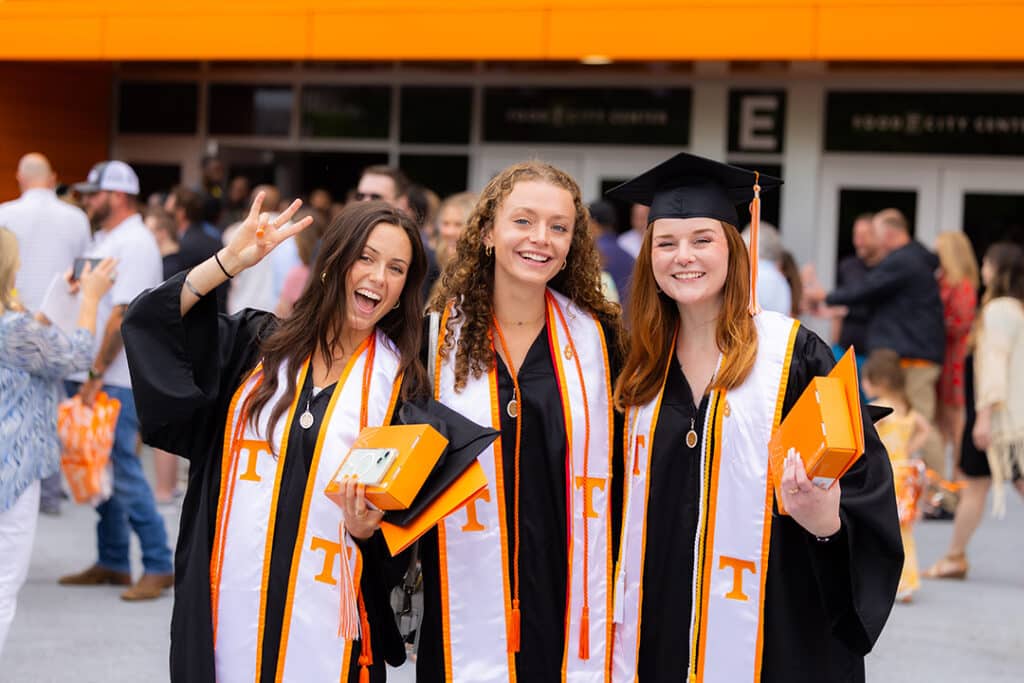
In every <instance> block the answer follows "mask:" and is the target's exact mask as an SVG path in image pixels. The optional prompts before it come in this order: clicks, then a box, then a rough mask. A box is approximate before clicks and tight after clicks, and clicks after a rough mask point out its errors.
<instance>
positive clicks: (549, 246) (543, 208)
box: [484, 180, 576, 287]
mask: <svg viewBox="0 0 1024 683" xmlns="http://www.w3.org/2000/svg"><path fill="white" fill-rule="evenodd" d="M575 222H576V210H575V204H574V203H573V197H572V194H570V193H569V191H568V190H565V189H563V188H561V187H558V186H557V185H552V184H551V183H548V182H544V181H539V180H522V181H520V182H518V183H516V184H515V186H514V187H513V188H512V191H511V192H510V193H509V194H508V196H507V197H505V199H504V201H502V202H501V204H500V205H499V206H498V210H497V212H496V214H495V217H494V225H493V226H492V228H491V231H490V234H488V235H486V236H485V237H484V245H485V246H488V247H494V279H495V283H496V284H497V282H498V281H504V282H505V283H506V284H509V285H513V286H528V287H534V286H538V285H539V286H544V285H546V284H547V283H548V282H550V281H551V279H552V278H554V277H555V276H556V275H557V274H558V272H559V271H560V270H561V269H562V266H563V265H564V264H565V260H566V258H567V257H568V255H569V246H570V244H571V243H572V235H573V224H574V223H575Z"/></svg>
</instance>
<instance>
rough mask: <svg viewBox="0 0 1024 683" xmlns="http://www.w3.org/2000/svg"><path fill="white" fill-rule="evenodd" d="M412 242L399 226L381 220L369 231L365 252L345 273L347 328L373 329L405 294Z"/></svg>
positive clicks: (357, 329) (356, 329) (352, 330)
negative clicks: (403, 290)
mask: <svg viewBox="0 0 1024 683" xmlns="http://www.w3.org/2000/svg"><path fill="white" fill-rule="evenodd" d="M411 263H412V244H411V243H410V242H409V237H408V235H406V234H405V231H404V230H402V228H400V227H399V226H397V225H393V224H391V223H378V224H377V225H376V226H374V228H373V230H372V231H371V232H370V236H369V237H368V238H367V239H366V244H365V245H364V246H363V251H362V254H360V256H359V258H357V259H356V261H355V263H353V264H352V267H351V268H349V271H348V274H347V275H346V276H345V298H346V309H347V311H346V313H347V316H346V320H345V326H346V328H348V331H350V332H354V331H366V330H370V329H372V328H373V327H374V326H375V325H376V324H377V323H378V322H379V321H380V319H381V318H383V317H384V316H385V315H387V314H388V313H390V312H391V310H392V309H393V308H394V307H395V304H396V303H397V302H398V298H399V297H400V296H401V294H402V288H403V287H405V280H406V277H407V276H408V272H409V265H410V264H411Z"/></svg>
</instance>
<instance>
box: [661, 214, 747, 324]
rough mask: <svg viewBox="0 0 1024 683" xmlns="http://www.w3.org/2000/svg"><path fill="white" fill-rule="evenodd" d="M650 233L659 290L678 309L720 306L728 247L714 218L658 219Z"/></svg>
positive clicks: (727, 264)
mask: <svg viewBox="0 0 1024 683" xmlns="http://www.w3.org/2000/svg"><path fill="white" fill-rule="evenodd" d="M651 230H652V231H653V233H652V239H651V270H652V271H653V273H654V280H655V281H656V282H657V283H658V287H659V288H660V289H661V291H662V292H664V293H665V294H666V295H667V296H668V297H670V298H671V299H672V300H674V301H675V302H676V303H677V304H678V305H679V306H680V307H686V306H701V305H708V304H713V305H715V306H716V307H717V306H720V305H721V302H722V296H723V292H724V288H725V280H726V275H727V274H728V272H729V244H728V242H727V241H726V237H725V229H724V227H723V225H722V223H721V221H718V220H715V219H713V218H659V219H658V220H656V221H654V225H653V226H652V228H651Z"/></svg>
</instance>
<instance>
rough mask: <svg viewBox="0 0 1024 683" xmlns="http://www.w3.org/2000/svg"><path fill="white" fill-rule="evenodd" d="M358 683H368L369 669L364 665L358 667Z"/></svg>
mask: <svg viewBox="0 0 1024 683" xmlns="http://www.w3.org/2000/svg"><path fill="white" fill-rule="evenodd" d="M359 683H370V669H369V667H367V666H366V665H365V664H362V665H360V666H359Z"/></svg>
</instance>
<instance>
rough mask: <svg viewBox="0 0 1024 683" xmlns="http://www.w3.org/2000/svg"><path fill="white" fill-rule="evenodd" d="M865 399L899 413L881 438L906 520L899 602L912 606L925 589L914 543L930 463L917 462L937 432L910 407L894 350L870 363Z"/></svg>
mask: <svg viewBox="0 0 1024 683" xmlns="http://www.w3.org/2000/svg"><path fill="white" fill-rule="evenodd" d="M861 384H862V385H863V388H864V393H865V394H867V395H868V396H870V397H871V402H872V403H873V404H874V405H880V406H884V407H887V408H892V410H893V412H892V413H891V414H889V415H888V416H886V417H884V418H882V419H881V420H879V421H878V423H877V427H878V436H879V438H880V439H881V440H882V444H883V445H884V446H885V450H886V451H887V452H888V453H889V460H890V461H891V462H892V469H893V481H894V483H895V485H896V504H897V508H898V509H899V516H900V538H901V540H902V541H903V554H904V560H903V572H902V573H901V574H900V585H899V588H898V589H897V591H896V599H897V600H899V601H900V602H904V603H909V602H910V601H911V600H912V597H913V595H914V593H915V592H916V591H917V589H918V588H920V586H921V577H920V574H919V572H918V565H917V545H916V543H915V542H914V534H913V529H914V522H915V521H916V520H917V501H918V499H919V498H920V496H921V489H922V485H923V481H924V469H925V468H924V462H922V461H921V460H920V458H918V457H917V453H918V451H920V449H921V448H922V447H923V446H924V444H925V440H926V439H927V438H928V434H929V433H930V432H931V430H932V427H931V425H930V424H929V423H928V420H926V419H924V417H923V416H922V415H921V414H920V413H918V412H916V411H914V409H913V408H911V407H910V401H909V400H908V399H907V392H906V380H905V378H904V372H903V368H902V367H900V356H899V354H898V353H896V352H895V351H892V350H890V349H875V350H874V351H872V352H871V355H870V356H868V359H867V361H865V362H864V369H863V374H862V379H861Z"/></svg>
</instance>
